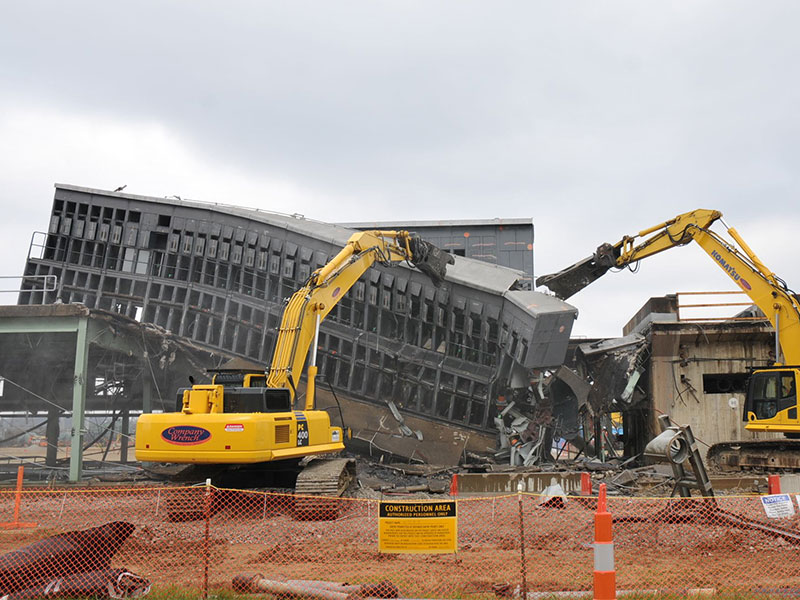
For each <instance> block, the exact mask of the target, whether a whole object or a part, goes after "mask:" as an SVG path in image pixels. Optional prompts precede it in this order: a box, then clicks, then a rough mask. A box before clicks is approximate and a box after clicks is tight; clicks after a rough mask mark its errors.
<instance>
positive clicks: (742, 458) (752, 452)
mask: <svg viewBox="0 0 800 600" xmlns="http://www.w3.org/2000/svg"><path fill="white" fill-rule="evenodd" d="M706 461H707V463H708V465H709V466H710V467H712V468H714V469H715V470H719V471H740V470H753V471H800V440H786V439H783V440H781V439H775V440H748V441H740V442H723V443H719V444H714V445H713V446H711V447H710V448H709V449H708V453H707V454H706Z"/></svg>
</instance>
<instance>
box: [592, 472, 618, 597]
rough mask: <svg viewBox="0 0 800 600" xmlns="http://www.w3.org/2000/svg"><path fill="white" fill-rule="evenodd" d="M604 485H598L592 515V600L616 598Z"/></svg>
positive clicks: (610, 522) (608, 516)
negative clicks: (598, 488)
mask: <svg viewBox="0 0 800 600" xmlns="http://www.w3.org/2000/svg"><path fill="white" fill-rule="evenodd" d="M606 502H607V500H606V484H605V483H601V484H600V494H599V496H598V498H597V512H596V513H595V515H594V598H595V600H614V599H615V598H616V597H617V580H616V579H617V573H616V571H615V570H614V536H613V533H612V530H611V524H612V518H611V513H610V512H608V509H607V506H606Z"/></svg>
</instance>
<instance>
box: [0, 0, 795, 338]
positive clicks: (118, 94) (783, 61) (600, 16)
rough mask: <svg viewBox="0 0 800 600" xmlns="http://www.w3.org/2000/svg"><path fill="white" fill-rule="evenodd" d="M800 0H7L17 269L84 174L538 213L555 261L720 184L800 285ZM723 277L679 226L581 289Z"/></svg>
mask: <svg viewBox="0 0 800 600" xmlns="http://www.w3.org/2000/svg"><path fill="white" fill-rule="evenodd" d="M798 22H800V3H797V2H777V1H773V2H763V1H752V2H737V1H732V0H724V1H723V0H720V1H703V0H692V1H685V2H646V1H642V0H633V1H630V2H598V1H595V0H592V1H586V2H578V1H575V2H555V1H553V2H533V1H520V2H502V1H492V2H489V1H484V2H469V1H465V0H458V1H452V2H431V1H425V2H412V1H408V0H403V1H397V2H378V1H368V2H367V1H365V2H342V1H338V2H329V1H325V2H323V1H320V2H299V1H292V2H289V1H287V2H266V1H252V2H204V1H199V0H192V1H185V2H163V1H157V2H155V1H154V2H146V1H141V0H140V1H137V2H130V3H124V4H123V3H117V2H107V1H97V2H74V1H71V2H63V1H62V0H58V1H54V2H37V1H22V0H19V1H16V2H12V1H9V2H3V3H2V4H0V202H1V203H2V207H3V209H4V210H3V218H2V219H1V220H0V235H1V236H2V238H1V239H2V240H3V242H2V248H3V253H2V255H0V275H5V276H9V275H20V274H21V273H22V269H23V265H24V263H25V258H26V256H27V251H28V244H29V241H30V237H31V234H32V233H33V232H34V231H44V230H46V228H47V224H48V220H49V219H48V217H49V213H50V208H51V204H52V198H53V184H54V183H55V182H59V183H70V184H75V185H81V186H87V187H97V188H101V189H114V188H116V187H118V186H120V185H123V184H125V185H127V189H126V190H125V191H126V192H131V193H136V194H146V195H153V196H168V195H173V194H176V195H179V196H181V197H183V198H191V199H198V200H208V201H217V202H224V203H230V204H238V205H242V206H252V207H259V208H264V209H270V210H275V211H279V212H285V213H295V212H299V213H302V214H304V215H306V216H308V217H312V218H315V219H319V220H324V221H369V220H397V221H400V220H403V219H408V220H419V219H483V218H495V217H501V218H511V217H530V218H532V219H533V221H534V224H535V232H536V233H535V234H536V243H535V258H534V261H535V270H536V274H537V275H540V274H544V273H549V272H552V271H557V270H559V269H561V268H563V267H565V266H567V265H569V264H571V263H573V262H575V261H576V260H578V259H580V258H583V257H584V256H587V255H588V254H590V253H591V252H592V251H593V250H594V248H595V247H596V246H597V245H598V244H600V243H601V242H604V241H609V242H615V241H617V240H619V239H620V238H621V237H622V236H623V235H624V234H632V233H635V232H637V231H639V230H641V229H644V228H646V227H649V226H651V225H655V224H657V223H660V222H662V221H664V220H666V219H668V218H671V217H673V216H675V215H676V214H679V213H681V212H685V211H688V210H692V209H694V208H714V209H718V210H721V211H722V212H723V213H724V215H725V219H726V221H727V222H728V223H729V224H730V225H732V226H734V227H736V228H737V229H738V230H739V232H740V233H741V234H742V235H743V236H744V238H745V239H746V240H747V241H748V242H749V243H750V245H751V246H752V248H753V249H754V250H755V251H756V252H757V253H758V254H759V255H760V257H761V258H762V259H763V260H764V261H765V262H766V263H767V264H768V265H769V266H770V267H771V268H772V269H774V270H775V271H776V272H777V273H778V274H779V275H781V276H782V277H783V278H784V279H786V280H787V281H788V282H789V284H790V285H791V284H792V283H794V285H795V286H796V287H797V288H800V273H798V268H797V263H798V261H797V257H798V254H800V251H799V250H800V240H798V235H797V232H798V231H800V203H798V187H799V186H800V181H798V173H799V172H800V169H798V159H799V158H800V116H799V114H800V97H799V96H800V80H799V79H798V64H799V62H800V61H798V59H799V58H800V36H798V35H797V23H798ZM716 229H717V230H718V231H722V229H721V228H719V227H716ZM2 287H3V288H4V289H5V288H6V287H7V286H2ZM722 289H734V288H733V287H732V284H731V283H730V281H729V279H728V277H727V276H726V275H724V274H723V273H722V272H721V271H720V270H719V268H718V267H716V266H715V265H714V264H713V263H712V262H711V261H710V260H709V259H708V258H707V257H706V255H705V254H704V253H703V252H702V250H700V248H699V247H692V246H687V247H685V248H678V249H675V250H673V251H671V252H668V253H665V254H663V255H660V256H658V257H654V258H652V259H649V260H648V261H645V262H643V263H642V264H641V268H640V271H639V272H638V273H637V274H632V273H628V272H623V273H616V274H614V273H611V274H608V275H606V276H605V278H603V279H601V280H599V281H597V282H596V283H595V284H593V285H592V286H591V287H590V288H588V289H586V290H585V291H583V292H581V293H580V294H578V295H576V296H574V297H573V298H572V299H571V300H570V302H571V303H572V304H574V305H575V306H576V307H577V308H578V309H579V311H580V316H579V318H578V321H577V323H576V326H575V329H574V333H576V334H578V335H587V336H598V335H602V336H614V335H619V334H620V333H621V330H622V326H623V325H624V323H625V322H627V321H628V319H629V318H630V317H631V316H632V315H633V314H634V313H635V312H636V311H637V310H638V308H639V307H640V306H641V305H642V304H643V303H644V302H645V301H646V300H647V298H649V297H650V296H658V295H663V294H667V293H674V292H678V291H695V290H722ZM15 301H16V297H15V296H14V295H12V294H0V302H3V303H14V302H15Z"/></svg>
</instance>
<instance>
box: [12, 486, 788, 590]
mask: <svg viewBox="0 0 800 600" xmlns="http://www.w3.org/2000/svg"><path fill="white" fill-rule="evenodd" d="M445 499H449V498H447V497H445ZM385 500H391V501H405V500H415V501H418V500H419V499H418V498H413V499H412V498H403V497H398V496H392V497H387V498H385ZM431 500H434V501H435V500H436V498H432V499H431ZM546 500H547V499H546V498H542V497H540V496H536V495H532V494H515V495H508V496H496V497H485V498H461V497H459V498H458V499H457V511H458V516H457V528H458V537H457V540H458V544H457V545H458V551H457V552H456V553H454V554H424V553H422V554H383V553H381V552H380V551H379V544H378V536H379V502H380V501H379V500H377V499H363V498H358V499H355V498H347V499H344V498H339V499H334V498H325V499H319V498H305V499H301V501H300V502H297V499H296V498H295V497H294V496H292V495H287V494H278V493H264V492H256V491H236V490H220V489H214V488H210V489H209V490H206V488H205V487H186V488H166V487H162V488H138V487H133V488H130V487H129V488H117V489H68V490H63V489H55V490H50V489H48V490H42V489H37V490H33V489H30V488H26V489H25V490H24V491H23V492H22V495H21V503H20V511H19V518H20V521H25V522H32V523H36V527H35V528H28V529H0V555H2V556H0V593H7V592H8V591H13V589H22V588H26V587H27V588H35V587H36V585H40V584H41V583H42V582H43V581H44V582H46V581H49V580H52V579H54V578H59V577H64V576H74V575H75V574H76V573H77V574H80V573H83V572H85V571H93V572H98V571H99V572H102V573H104V574H105V575H104V576H106V575H107V573H106V571H108V570H112V572H111V575H114V573H117V572H118V571H119V570H121V569H127V572H130V573H132V574H135V575H137V576H140V577H141V578H143V579H146V580H147V581H148V582H149V583H150V584H152V587H153V590H158V589H164V590H166V589H173V588H175V587H177V588H186V589H189V590H192V591H195V592H196V593H197V594H198V595H199V594H202V593H203V591H204V590H212V591H213V590H217V589H231V588H232V581H233V579H234V577H235V576H236V575H240V574H245V573H257V574H260V575H261V576H263V578H264V580H262V581H260V583H259V585H260V586H261V587H258V586H257V587H256V588H255V589H252V590H250V591H260V592H272V593H275V594H278V593H279V592H286V589H285V588H283V587H280V586H277V587H276V586H275V585H273V583H274V582H278V583H280V584H281V585H290V586H291V585H294V586H301V588H303V589H306V590H307V591H308V590H312V591H313V594H314V595H316V596H319V597H325V598H328V600H345V599H346V598H347V595H348V594H350V593H351V592H353V591H354V590H356V591H357V588H345V587H341V588H331V586H330V585H328V587H327V588H325V589H324V590H323V588H322V587H320V586H321V584H319V583H318V582H336V583H338V584H343V583H349V584H353V585H365V584H378V583H381V582H391V584H393V586H394V587H387V588H385V589H383V588H366V590H368V591H364V590H362V591H361V592H362V594H366V595H371V596H374V595H381V594H383V593H386V592H387V590H388V593H389V595H392V592H395V591H396V592H397V593H399V595H400V597H406V598H463V597H465V596H481V597H484V598H490V597H493V596H495V595H506V596H513V595H520V594H521V591H522V590H523V589H524V590H525V591H527V592H528V594H529V598H534V599H535V598H540V597H545V596H547V595H548V594H553V593H559V592H582V593H585V594H586V595H591V590H592V573H593V564H594V563H593V546H592V543H593V537H594V511H595V509H596V506H597V499H596V498H588V497H587V498H580V497H569V498H567V499H566V500H564V501H562V500H561V499H558V498H556V499H552V498H551V499H549V500H548V501H546ZM14 503H15V493H14V492H13V491H9V492H0V520H2V521H11V520H12V518H13V514H14ZM608 510H609V512H610V513H611V514H612V515H613V520H614V523H613V530H614V543H615V565H616V573H617V576H616V581H617V589H618V594H619V595H624V594H625V593H628V592H630V593H634V592H635V593H643V594H658V595H662V596H666V597H671V596H674V597H683V596H686V594H687V593H689V591H690V590H691V589H694V588H713V589H714V590H716V592H717V593H719V594H727V593H742V592H748V593H759V594H768V595H776V596H777V595H784V594H798V593H800V517H798V516H797V515H795V516H794V517H790V518H785V519H768V518H767V517H766V515H765V513H764V509H763V508H762V505H761V502H760V499H759V497H757V496H746V497H745V496H741V497H739V496H737V497H722V498H717V499H716V500H704V499H700V498H694V499H666V498H618V497H609V499H608ZM520 515H522V519H520ZM113 523H117V524H116V525H109V524H113ZM124 523H129V524H131V526H130V527H129V526H127V525H124ZM92 528H99V529H92ZM75 531H78V532H79V533H77V534H68V535H66V536H64V535H62V536H61V537H57V538H53V536H58V535H60V534H65V533H67V532H75ZM53 540H55V541H53ZM31 544H33V546H31ZM53 544H56V546H58V545H59V544H60V546H58V547H55V546H53ZM23 548H28V552H27V554H28V556H27V557H23V556H21V554H20V552H18V551H19V550H20V549H23ZM14 551H17V552H14ZM23 558H28V559H33V560H34V563H35V564H34V566H33V567H31V566H30V565H29V564H28V565H26V564H24V561H22V559H23ZM21 561H22V562H21ZM37 561H38V562H37ZM271 582H272V583H271ZM287 582H288V583H287ZM65 585H66V584H65ZM120 585H122V584H120ZM270 586H272V587H270ZM123 587H124V586H123ZM12 588H13V589H12ZM293 589H296V588H293ZM331 590H333V592H332V594H333V595H330V594H329V592H331ZM289 591H291V590H289ZM323 591H324V592H325V593H323ZM287 593H288V592H287ZM337 594H339V595H337ZM279 595H280V594H279ZM106 596H107V594H106ZM570 596H572V594H570Z"/></svg>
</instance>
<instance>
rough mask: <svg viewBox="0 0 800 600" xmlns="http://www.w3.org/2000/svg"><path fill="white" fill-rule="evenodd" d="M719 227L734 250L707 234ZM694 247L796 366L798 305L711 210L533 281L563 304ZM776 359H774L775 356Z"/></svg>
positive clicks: (799, 349)
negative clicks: (764, 322) (610, 278)
mask: <svg viewBox="0 0 800 600" xmlns="http://www.w3.org/2000/svg"><path fill="white" fill-rule="evenodd" d="M715 221H720V222H722V223H723V224H724V225H725V227H726V230H727V232H728V234H729V235H730V236H731V238H733V240H734V241H735V243H736V244H738V246H739V247H738V248H737V247H735V246H734V245H732V244H729V243H728V242H726V241H725V240H724V239H723V238H722V237H720V236H719V235H717V234H716V233H714V232H713V231H711V229H710V226H711V225H712V224H713V223H714V222H715ZM692 241H694V242H697V244H699V245H700V247H701V248H702V249H703V250H704V251H705V252H706V253H707V254H708V255H709V256H710V257H711V259H712V260H713V261H714V262H715V263H716V264H717V266H719V267H720V268H721V269H722V270H723V271H725V273H726V274H727V275H728V276H729V277H730V278H731V279H732V280H733V282H734V283H736V284H737V285H738V286H739V288H741V290H742V291H743V292H745V293H746V294H747V295H748V296H749V297H750V299H751V300H752V301H753V303H754V304H755V305H756V306H758V308H760V309H761V311H762V312H763V313H764V315H765V316H766V317H767V319H769V321H770V323H772V326H773V327H774V328H775V331H776V332H777V338H778V339H779V340H780V345H781V349H782V353H783V357H784V362H787V363H789V364H800V305H799V304H798V301H797V299H796V298H795V297H794V295H793V294H792V293H791V292H790V291H789V290H788V288H787V286H786V283H785V282H784V281H783V280H782V279H780V278H779V277H778V276H777V275H775V273H773V272H772V271H771V270H770V269H769V268H768V267H767V266H766V265H765V264H764V263H763V262H762V261H761V260H760V259H759V258H758V256H756V254H755V252H753V250H752V249H751V248H750V247H749V246H748V245H747V243H746V242H745V241H744V240H743V239H742V237H741V236H740V235H739V233H738V232H737V231H736V230H735V229H734V228H733V227H728V225H727V224H725V222H724V221H723V220H722V213H721V212H719V211H715V210H703V209H700V210H695V211H692V212H687V213H684V214H681V215H678V216H677V217H675V218H674V219H670V220H669V221H665V222H664V223H659V224H658V225H655V226H653V227H650V228H648V229H644V230H642V231H640V232H639V233H637V234H636V235H633V236H625V237H623V238H622V239H621V240H620V241H619V242H617V243H616V244H602V245H601V246H599V247H598V248H597V250H596V251H595V253H594V255H592V256H590V257H588V258H586V259H584V260H582V261H580V262H578V263H576V264H574V265H572V266H570V267H567V268H566V269H564V270H563V271H560V272H558V273H553V274H551V275H543V276H542V277H539V278H538V279H537V280H536V284H537V285H544V286H546V287H548V288H550V289H551V290H552V291H553V292H555V294H556V295H557V296H559V297H560V298H562V299H566V298H568V297H569V296H572V295H573V294H575V293H577V292H579V291H580V290H582V289H583V288H584V287H586V286H587V285H589V284H590V283H592V282H593V281H595V280H596V279H598V278H600V277H602V276H603V275H604V274H605V273H607V272H608V271H609V270H610V269H612V268H618V269H621V268H623V267H626V266H629V265H632V264H634V263H636V262H637V261H639V260H642V259H644V258H647V257H649V256H653V255H654V254H658V253H659V252H663V251H665V250H669V249H671V248H674V247H676V246H683V245H685V244H688V243H689V242H692ZM776 354H777V353H776Z"/></svg>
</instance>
